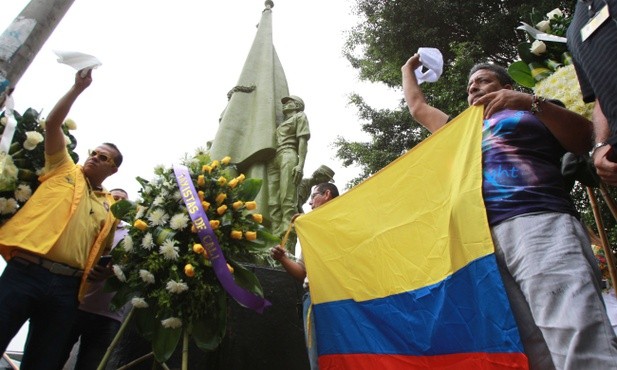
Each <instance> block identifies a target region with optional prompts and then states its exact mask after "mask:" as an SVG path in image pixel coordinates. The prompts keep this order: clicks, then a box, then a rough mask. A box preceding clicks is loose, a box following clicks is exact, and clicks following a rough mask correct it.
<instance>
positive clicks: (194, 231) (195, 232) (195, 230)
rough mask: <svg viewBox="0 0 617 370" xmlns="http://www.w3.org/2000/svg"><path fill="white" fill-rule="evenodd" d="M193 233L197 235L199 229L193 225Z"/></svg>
mask: <svg viewBox="0 0 617 370" xmlns="http://www.w3.org/2000/svg"><path fill="white" fill-rule="evenodd" d="M191 232H192V233H193V234H197V228H196V227H195V225H191Z"/></svg>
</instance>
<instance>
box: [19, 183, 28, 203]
mask: <svg viewBox="0 0 617 370" xmlns="http://www.w3.org/2000/svg"><path fill="white" fill-rule="evenodd" d="M31 196H32V189H31V188H30V185H27V184H20V185H18V186H17V189H15V199H17V200H18V201H20V202H22V203H23V202H25V201H27V200H28V199H30V197H31Z"/></svg>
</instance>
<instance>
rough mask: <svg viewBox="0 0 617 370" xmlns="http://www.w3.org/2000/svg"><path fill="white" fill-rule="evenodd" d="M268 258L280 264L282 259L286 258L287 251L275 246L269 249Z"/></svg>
mask: <svg viewBox="0 0 617 370" xmlns="http://www.w3.org/2000/svg"><path fill="white" fill-rule="evenodd" d="M270 257H272V258H274V259H275V260H277V261H279V262H280V261H281V260H282V259H283V258H287V251H286V250H285V249H283V248H282V247H281V246H280V245H277V246H276V247H273V248H272V249H270Z"/></svg>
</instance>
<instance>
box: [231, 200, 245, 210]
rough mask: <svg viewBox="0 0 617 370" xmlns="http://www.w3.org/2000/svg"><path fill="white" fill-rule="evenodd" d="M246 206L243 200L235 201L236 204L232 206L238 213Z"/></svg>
mask: <svg viewBox="0 0 617 370" xmlns="http://www.w3.org/2000/svg"><path fill="white" fill-rule="evenodd" d="M243 205H244V202H242V201H241V200H238V201H235V202H234V204H232V207H234V209H235V210H236V211H237V210H238V209H240V208H242V206H243Z"/></svg>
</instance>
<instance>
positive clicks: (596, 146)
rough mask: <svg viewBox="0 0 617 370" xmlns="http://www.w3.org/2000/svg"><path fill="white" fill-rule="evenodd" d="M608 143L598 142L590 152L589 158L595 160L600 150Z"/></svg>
mask: <svg viewBox="0 0 617 370" xmlns="http://www.w3.org/2000/svg"><path fill="white" fill-rule="evenodd" d="M607 145H608V143H607V142H605V141H600V142H597V143H596V144H595V145H594V146H593V148H591V150H590V151H589V158H591V159H593V157H594V155H595V154H596V153H597V152H598V149H600V148H602V147H605V146H607Z"/></svg>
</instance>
